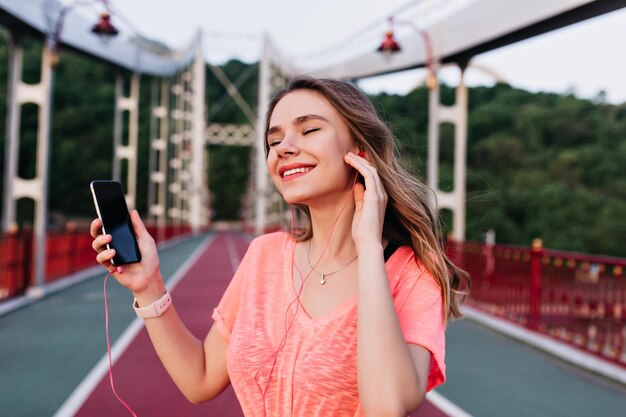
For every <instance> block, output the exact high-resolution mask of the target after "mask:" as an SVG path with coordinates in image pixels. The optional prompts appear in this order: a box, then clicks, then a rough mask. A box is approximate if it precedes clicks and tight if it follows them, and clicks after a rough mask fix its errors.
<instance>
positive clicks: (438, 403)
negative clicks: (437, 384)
mask: <svg viewBox="0 0 626 417" xmlns="http://www.w3.org/2000/svg"><path fill="white" fill-rule="evenodd" d="M426 399H427V400H428V401H429V402H430V403H431V404H432V405H434V406H435V407H437V408H438V409H440V410H441V411H443V412H444V413H446V414H447V415H448V416H449V417H472V415H471V414H469V413H467V412H466V411H465V410H463V409H462V408H461V407H459V406H458V405H456V404H454V403H453V402H452V401H450V400H448V399H447V398H446V397H444V396H443V395H441V394H439V393H438V392H436V391H434V390H433V391H430V392H428V393H427V394H426Z"/></svg>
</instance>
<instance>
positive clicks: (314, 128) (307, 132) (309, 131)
mask: <svg viewBox="0 0 626 417" xmlns="http://www.w3.org/2000/svg"><path fill="white" fill-rule="evenodd" d="M318 130H320V128H319V127H310V128H308V129H305V130H304V132H303V133H302V134H303V135H308V134H309V133H313V132H317V131H318Z"/></svg>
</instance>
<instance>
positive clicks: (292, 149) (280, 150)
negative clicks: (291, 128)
mask: <svg viewBox="0 0 626 417" xmlns="http://www.w3.org/2000/svg"><path fill="white" fill-rule="evenodd" d="M276 154H277V155H278V157H279V158H286V157H291V156H296V155H298V154H300V148H299V147H298V144H297V143H296V139H295V138H294V137H293V135H289V134H287V135H285V137H284V138H283V140H281V141H280V143H279V144H278V145H276Z"/></svg>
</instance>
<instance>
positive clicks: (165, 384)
mask: <svg viewBox="0 0 626 417" xmlns="http://www.w3.org/2000/svg"><path fill="white" fill-rule="evenodd" d="M109 3H110V2H109V1H106V0H103V1H95V0H94V1H93V2H87V1H80V0H77V1H70V2H59V1H57V0H28V1H23V0H0V25H2V27H3V30H4V31H5V32H6V34H7V39H8V44H9V45H8V46H9V47H8V68H9V80H8V87H7V92H8V97H7V103H8V106H7V114H6V126H7V136H6V152H5V161H4V166H3V172H4V176H3V178H4V182H3V206H2V209H3V211H2V235H1V236H0V415H3V416H4V415H6V416H16V417H17V416H59V417H61V416H109V415H123V414H124V413H127V411H126V410H125V409H124V408H123V407H122V405H120V403H119V402H117V400H116V399H115V397H114V395H113V393H112V392H111V387H110V385H109V363H108V358H107V356H106V344H105V340H104V307H103V301H104V294H103V288H102V278H103V275H104V274H103V270H102V269H101V268H99V267H98V266H95V265H94V255H93V252H92V250H91V248H90V243H91V238H90V237H89V236H88V235H87V234H86V232H85V230H84V229H82V228H81V226H80V225H76V224H75V223H70V224H68V227H66V228H65V229H64V230H61V231H53V230H51V228H50V227H49V224H48V219H49V217H50V216H49V200H50V198H51V197H50V195H49V194H48V190H49V185H48V179H49V169H50V168H49V157H50V147H51V146H54V138H53V137H51V125H52V124H53V123H54V121H55V117H54V114H55V113H54V106H53V100H52V91H53V89H54V72H55V68H56V66H57V65H59V61H62V60H63V56H62V55H59V51H61V50H63V49H69V50H72V51H75V52H77V53H79V54H81V55H83V56H85V57H87V58H88V59H93V60H97V61H99V62H104V63H105V64H106V65H110V67H111V69H112V70H113V71H114V72H115V74H116V75H115V81H114V84H115V85H114V96H115V97H114V103H112V105H111V107H112V108H113V112H114V115H113V124H114V126H113V128H112V131H113V137H112V141H111V142H112V143H111V146H112V147H113V150H114V151H113V161H112V164H111V165H112V170H111V178H114V179H117V180H119V181H120V182H122V184H123V185H124V188H125V190H126V198H127V203H128V205H129V207H131V208H133V207H137V206H138V205H139V204H138V198H139V196H140V195H143V194H142V193H140V192H138V190H139V189H140V188H142V187H143V188H146V189H147V190H148V191H147V192H146V193H145V195H146V198H147V201H146V202H145V206H146V207H147V210H146V213H145V217H146V219H147V221H148V224H149V228H150V231H151V234H152V235H153V236H154V237H155V239H156V240H157V242H159V248H160V254H161V263H162V269H163V275H164V276H165V277H169V278H168V282H167V285H168V287H169V289H170V291H171V292H172V293H173V297H174V299H175V300H176V306H177V310H178V311H179V314H180V315H181V317H182V319H183V321H184V322H185V323H186V324H187V326H188V327H189V328H190V330H191V331H192V332H193V333H194V334H196V335H197V336H198V337H203V336H204V335H205V334H206V332H207V331H208V329H209V327H210V325H211V318H210V313H211V311H212V308H213V306H215V305H216V304H217V302H218V301H219V299H220V297H221V295H222V293H223V291H224V289H225V288H226V286H227V284H228V282H229V280H230V278H231V277H232V275H233V273H234V270H235V269H236V267H237V265H238V263H239V261H240V260H241V258H242V256H243V254H244V253H245V251H246V248H247V245H248V244H249V242H250V240H251V239H252V236H254V235H259V234H262V233H265V232H267V231H270V230H275V229H278V228H280V227H282V225H283V224H284V222H285V220H286V219H287V216H288V211H287V210H286V207H285V205H284V203H283V202H282V200H281V198H280V196H279V195H278V194H277V192H276V191H275V190H274V189H273V187H272V186H271V185H270V181H269V178H268V176H267V173H266V171H265V163H264V150H263V143H264V138H263V129H262V128H260V126H262V125H263V115H264V113H265V111H266V109H267V106H268V102H269V99H270V97H271V96H272V94H273V93H274V92H276V91H277V90H278V89H280V88H281V87H283V86H285V85H286V83H287V82H288V80H289V78H290V77H292V76H294V75H295V74H299V73H309V74H312V75H315V76H330V77H336V78H342V79H349V80H358V79H361V78H365V77H370V76H374V75H380V74H385V73H391V72H396V71H402V70H406V69H410V68H421V67H423V68H425V69H426V71H427V80H426V83H427V85H428V94H429V101H428V106H429V124H428V158H427V162H428V166H427V179H428V183H429V185H430V186H431V188H433V189H434V190H435V192H436V194H437V199H438V201H439V204H440V207H441V208H442V209H448V210H450V211H451V213H452V215H453V222H452V223H453V224H452V232H451V240H450V242H449V251H450V256H451V257H452V258H453V259H454V260H455V261H456V262H457V263H458V264H459V265H460V266H461V267H463V268H464V269H466V270H468V271H469V272H470V273H471V274H472V277H473V281H474V289H473V292H472V295H471V298H470V300H469V301H468V303H467V306H466V309H465V312H466V316H467V319H465V320H462V321H458V322H454V323H452V324H451V325H450V326H449V330H448V339H447V340H448V343H447V345H448V347H447V364H448V381H447V382H446V384H444V385H443V386H441V387H440V388H437V389H436V391H434V392H432V393H429V395H428V397H427V401H426V402H425V404H424V405H423V406H422V407H421V408H420V410H418V411H417V412H415V413H414V414H413V416H470V415H473V416H520V415H524V416H558V415H567V416H590V415H603V416H620V415H623V413H624V409H626V277H625V275H624V268H625V267H626V260H624V259H620V258H613V257H608V256H597V255H587V254H579V253H569V252H563V251H557V250H552V249H548V248H544V247H543V246H542V244H541V242H540V241H537V242H533V246H532V247H516V246H509V245H500V244H496V243H495V242H493V241H488V242H486V243H479V242H467V241H465V228H466V225H465V202H466V191H465V190H466V188H465V183H466V178H465V177H466V166H465V161H466V159H467V158H466V148H467V101H468V98H467V89H466V87H465V85H464V81H463V75H464V71H465V70H466V68H468V67H469V66H471V59H472V58H473V57H474V56H477V55H479V54H482V53H485V52H488V51H490V50H493V49H495V48H499V47H502V46H505V45H509V44H512V43H515V42H518V41H521V40H524V39H528V38H530V37H533V36H537V35H539V34H542V33H546V32H548V31H551V30H555V29H558V28H560V27H563V26H567V25H572V24H576V23H578V22H581V21H584V20H586V19H589V18H592V17H594V16H598V15H602V14H606V13H611V12H614V11H615V10H618V9H620V8H623V7H624V6H626V1H621V0H620V1H616V0H612V1H608V0H597V1H582V0H560V1H554V2H542V1H526V2H515V1H509V2H507V3H510V4H509V6H510V7H511V8H512V9H511V12H510V13H506V14H501V15H498V16H496V11H497V10H500V8H498V7H497V6H498V3H501V2H498V1H496V0H480V1H473V2H472V1H467V2H458V4H455V6H454V7H452V6H450V5H448V6H445V5H442V3H445V2H437V1H431V2H418V3H419V4H418V6H416V7H420V9H419V10H418V11H419V13H418V15H419V16H421V17H420V19H418V20H415V19H412V20H407V19H403V13H405V10H399V11H397V13H394V12H393V11H392V13H391V14H394V21H393V22H392V24H393V26H391V27H389V22H387V20H386V17H381V21H380V24H379V25H378V26H372V27H371V28H370V29H372V30H374V31H376V33H377V35H376V36H377V37H378V38H377V43H380V40H381V39H383V36H382V34H383V33H384V32H385V31H387V35H386V37H384V41H383V44H382V45H380V48H379V49H380V51H375V50H374V49H375V47H374V48H372V50H367V51H365V50H359V49H358V48H353V47H351V46H350V45H347V46H348V48H349V49H351V51H352V53H350V54H347V53H346V52H345V51H342V50H340V49H339V50H333V51H329V53H328V55H327V56H325V57H324V59H316V62H317V63H318V65H316V66H313V65H310V64H307V63H306V62H296V60H293V59H291V58H290V57H289V56H286V55H285V54H283V53H282V52H281V51H280V50H279V49H278V48H277V47H276V45H275V44H274V43H273V42H272V40H271V39H270V38H269V37H264V38H263V40H262V47H261V51H260V54H259V57H260V58H259V79H258V101H257V103H254V104H251V103H248V102H246V100H245V99H244V97H243V96H242V94H241V93H240V92H239V91H238V82H237V81H233V80H231V79H229V77H228V76H227V75H226V74H225V73H224V72H223V71H221V70H220V68H219V67H218V66H215V65H211V63H210V62H207V61H206V59H205V58H204V55H203V50H204V46H205V45H206V42H207V40H208V39H209V38H208V37H207V36H203V34H202V33H201V32H199V33H198V35H197V36H196V37H195V39H194V40H193V41H192V42H191V43H190V45H189V46H188V47H186V48H184V49H182V50H174V49H171V48H169V47H167V45H164V44H162V43H160V42H154V41H152V40H150V39H147V38H145V37H143V36H140V35H139V34H137V33H134V32H130V33H128V34H127V36H119V35H120V33H123V31H124V27H122V26H123V25H122V26H120V27H119V28H118V27H117V26H115V25H116V24H119V23H120V22H119V20H116V14H115V9H114V8H113V5H111V4H109ZM93 4H99V5H100V7H99V12H102V11H103V13H101V14H100V13H99V12H98V13H95V14H94V12H93V10H91V6H93ZM86 5H87V6H89V7H86ZM83 8H86V9H88V10H81V9H83ZM468 25H470V26H471V29H472V30H468ZM401 27H405V28H407V32H406V34H407V36H406V37H405V38H404V39H402V44H403V46H402V48H399V45H398V42H399V40H397V39H396V38H395V37H394V32H393V30H395V29H399V28H401ZM27 39H37V40H39V41H40V42H41V43H42V48H41V55H40V56H39V68H40V77H39V81H37V82H32V81H31V80H25V78H24V74H23V71H22V68H23V65H24V63H23V59H24V53H23V42H24V40H27ZM103 39H106V42H103ZM375 46H378V45H375ZM380 52H383V54H381V53H380ZM392 53H394V54H393V55H390V54H392ZM385 54H386V55H385ZM444 66H453V67H456V68H458V72H459V82H458V85H457V86H456V87H455V88H456V95H455V102H454V104H452V105H444V104H442V103H441V98H440V91H439V82H438V79H437V77H438V73H439V70H440V69H441V68H442V67H444ZM207 71H210V72H211V74H213V77H214V78H215V79H216V80H217V81H218V82H219V83H220V84H221V85H222V87H223V88H224V89H225V91H226V93H227V95H228V97H229V98H230V99H231V100H232V101H233V102H234V103H236V105H237V107H238V108H239V110H240V111H241V112H242V114H243V115H244V116H245V117H244V118H245V119H246V120H247V123H244V124H234V123H232V124H217V123H212V122H211V121H210V119H209V118H207V107H209V108H210V106H207V103H206V101H205V100H206V99H205V97H206V94H205V91H206V89H207V88H209V87H210V86H208V85H207V78H206V74H207ZM142 77H143V78H149V79H150V80H151V84H150V86H151V92H150V97H151V101H150V103H149V109H150V111H149V117H150V132H149V147H148V154H147V155H146V154H141V153H140V150H139V146H138V137H139V134H140V132H139V127H140V124H139V121H138V120H139V109H140V105H143V103H140V98H141V92H140V86H141V85H142V84H141V83H140V81H141V79H142ZM25 105H30V106H32V105H34V106H35V107H36V108H37V112H38V117H37V118H36V125H35V126H27V127H24V126H22V125H21V114H22V111H23V108H24V106H25ZM443 123H449V124H452V125H453V126H454V132H455V136H454V145H453V147H454V149H453V154H454V175H453V177H454V187H453V189H452V190H451V191H443V190H441V189H440V181H439V178H438V176H439V160H438V158H439V155H440V151H439V147H440V146H441V144H440V141H439V137H440V133H439V129H440V127H441V125H442V124H443ZM26 128H28V129H31V130H33V131H34V132H36V145H35V146H36V152H35V153H34V154H33V157H34V158H35V165H36V172H35V175H34V176H32V177H31V178H24V177H23V176H21V175H20V167H19V161H20V158H19V157H18V155H19V152H20V141H21V135H22V134H23V131H24V129H26ZM209 145H212V146H243V147H248V148H250V149H251V152H252V157H251V160H250V170H249V172H250V175H249V181H248V187H247V191H246V192H245V195H244V196H243V198H242V209H241V212H242V217H243V219H242V222H241V224H240V225H239V227H238V228H237V230H232V228H228V230H225V229H226V228H225V227H221V226H222V225H220V224H217V223H215V222H212V218H211V209H212V204H213V203H214V202H213V201H212V198H211V193H210V190H209V187H208V184H209V179H208V177H207V175H208V172H209V170H208V167H207V152H208V146H209ZM77 157H78V156H77ZM141 159H144V160H147V161H148V164H144V165H147V167H148V170H149V173H148V175H147V177H148V183H147V184H139V183H137V181H136V179H137V177H138V170H139V166H140V164H138V162H139V161H140V160H141ZM20 199H30V200H32V201H33V204H34V207H35V209H34V215H33V218H32V228H31V229H24V228H23V227H20V226H19V225H18V223H17V213H16V207H17V202H18V200H20ZM85 204H91V202H90V201H86V202H85ZM108 300H109V312H110V335H111V341H112V344H113V347H112V358H113V363H114V366H113V368H112V369H113V374H114V379H115V385H116V389H117V392H118V393H119V394H120V396H121V397H122V398H124V400H125V401H126V402H128V403H129V404H130V405H131V406H132V407H133V409H135V410H136V411H137V413H138V414H139V415H153V416H179V415H184V416H187V415H189V416H193V415H210V416H213V415H214V416H225V417H230V416H240V415H242V413H241V410H240V409H239V406H238V403H237V400H236V398H235V396H234V393H233V392H232V390H231V389H230V388H229V389H227V390H226V391H225V392H224V393H222V394H221V395H220V396H219V398H217V399H215V400H213V401H211V402H209V403H206V404H201V405H192V404H189V403H187V402H186V400H185V399H184V398H183V397H182V395H181V394H180V393H179V392H178V391H177V389H176V388H175V387H174V385H173V383H172V382H171V380H170V379H169V377H168V376H167V375H166V373H165V371H164V370H163V368H162V367H161V365H160V363H159V361H158V358H157V357H156V354H155V353H154V351H153V350H152V348H151V345H150V342H149V339H148V336H147V334H146V332H145V330H144V329H143V326H142V323H141V322H140V321H139V320H138V319H137V318H136V317H134V313H133V311H132V309H131V308H130V304H131V299H130V295H129V294H128V293H127V291H125V290H124V289H123V288H121V287H120V286H119V285H117V284H116V283H115V282H110V283H109V289H108Z"/></svg>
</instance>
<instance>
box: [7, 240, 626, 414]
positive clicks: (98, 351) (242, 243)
mask: <svg viewBox="0 0 626 417" xmlns="http://www.w3.org/2000/svg"><path fill="white" fill-rule="evenodd" d="M247 244H248V241H247V239H246V238H245V237H243V236H241V235H237V234H215V235H209V236H206V235H205V236H197V237H193V238H190V239H186V240H184V241H180V242H178V243H177V244H176V245H172V246H170V247H169V248H167V249H163V250H162V251H161V261H162V270H163V274H164V276H166V277H171V278H170V281H169V284H168V285H173V284H175V287H174V289H173V291H172V293H173V297H174V299H175V303H176V309H177V311H178V312H179V314H180V315H181V317H182V319H183V320H184V321H185V323H186V324H187V325H188V327H189V328H190V330H191V331H192V332H193V333H194V334H196V335H197V336H198V337H203V336H204V335H205V334H206V332H207V331H208V329H209V327H210V325H211V318H210V314H211V308H212V306H214V305H215V304H216V303H217V302H218V300H219V298H220V296H221V294H222V292H223V290H224V288H225V287H226V285H227V284H228V281H229V279H230V278H231V276H232V273H233V268H235V267H236V265H237V263H238V261H239V260H240V259H241V257H242V256H243V254H244V252H245V250H246V247H247ZM103 276H104V274H99V275H98V277H97V278H95V279H90V280H87V281H85V282H84V283H82V284H80V285H76V286H74V287H71V288H68V289H66V290H63V291H62V292H59V293H56V294H53V295H51V296H49V297H47V298H46V299H44V300H42V301H39V302H37V303H34V304H31V305H29V306H27V307H24V308H22V309H20V310H17V311H15V312H13V313H11V314H8V315H5V316H3V317H0V341H1V342H0V369H1V372H0V393H2V394H1V395H0V410H2V411H1V412H0V414H2V415H3V416H4V415H6V416H11V417H19V416H29V417H30V416H51V415H57V416H73V415H76V416H111V415H127V412H126V411H125V410H124V409H123V407H122V406H121V405H120V404H119V403H118V402H117V400H116V399H115V398H114V396H113V393H112V392H111V389H110V386H109V381H108V363H107V361H106V358H105V355H106V345H105V340H104V308H103V294H102V277H103ZM108 296H109V311H110V326H111V330H110V333H111V341H112V343H113V344H114V357H116V358H117V361H116V364H115V366H114V377H115V385H116V388H117V392H118V393H119V394H120V396H121V397H122V398H123V399H124V400H125V401H126V402H127V403H128V404H130V406H131V407H132V408H133V409H134V410H135V411H136V412H137V414H138V415H139V416H142V415H151V416H196V415H197V416H200V415H202V416H224V417H231V416H232V417H235V416H241V415H242V413H241V410H240V409H239V406H238V404H237V400H236V398H235V396H234V393H233V392H232V389H230V388H229V389H228V390H227V391H226V392H224V393H223V394H222V395H220V397H219V398H217V399H216V400H213V401H211V402H209V403H206V404H201V405H191V404H189V403H187V401H186V400H185V399H184V398H183V397H182V395H181V394H180V393H179V392H178V390H177V389H176V387H175V386H174V385H173V383H172V382H171V380H170V379H169V377H168V376H167V375H166V373H165V371H164V370H163V368H162V366H161V365H160V364H159V362H158V359H157V357H156V354H155V353H154V351H153V349H152V347H151V345H150V341H149V339H148V336H147V334H146V332H145V330H144V329H143V327H142V326H141V324H140V323H141V322H140V321H138V320H136V319H135V317H134V313H133V312H132V309H130V307H129V306H130V303H131V297H130V295H129V294H128V292H127V291H126V290H125V289H123V288H122V287H121V286H119V285H118V284H117V283H115V281H113V280H111V281H110V282H109V288H108ZM447 356H448V357H447V362H448V382H447V383H446V384H445V385H444V386H443V387H441V388H439V389H438V390H437V391H438V393H439V394H442V395H443V396H445V397H446V398H447V399H448V400H450V401H452V402H453V403H455V404H456V405H458V406H460V407H461V408H463V409H465V411H467V412H468V413H469V414H472V415H476V416H519V415H522V414H523V415H525V416H546V415H550V416H558V415H563V416H566V415H567V416H588V415H603V416H618V415H622V413H623V410H624V409H626V388H625V387H623V386H619V385H616V384H612V383H609V382H607V381H605V380H602V379H600V378H598V377H595V376H593V375H590V374H587V373H584V372H582V371H580V370H578V369H577V368H574V367H571V366H569V365H565V364H564V363H562V362H561V361H559V360H556V359H554V358H553V357H551V356H548V355H546V354H544V353H542V352H539V351H537V350H534V349H532V348H530V347H528V346H526V345H523V344H520V343H518V342H515V341H513V340H511V339H508V338H506V337H504V336H501V335H499V334H497V333H495V332H493V331H491V330H488V329H486V328H484V327H481V326H479V325H476V324H474V323H472V322H470V321H467V320H465V321H461V322H457V323H454V324H452V325H451V326H450V329H449V330H448V353H447ZM438 399H439V398H434V397H433V398H431V401H428V402H427V403H426V404H425V405H424V406H423V407H422V408H421V409H420V410H419V411H418V412H417V413H414V414H413V417H416V416H422V417H425V416H445V415H461V414H459V413H458V412H455V411H450V409H447V412H443V411H442V410H441V409H439V408H438V407H437V406H435V405H434V404H439V405H440V404H441V401H435V400H438ZM521 410H523V412H522V411H521ZM520 412H521V413H522V414H520ZM455 413H456V414H455Z"/></svg>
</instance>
